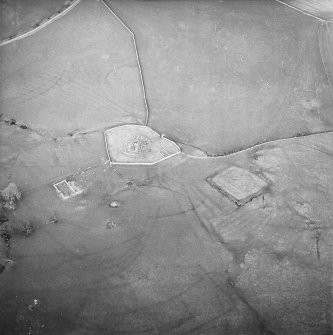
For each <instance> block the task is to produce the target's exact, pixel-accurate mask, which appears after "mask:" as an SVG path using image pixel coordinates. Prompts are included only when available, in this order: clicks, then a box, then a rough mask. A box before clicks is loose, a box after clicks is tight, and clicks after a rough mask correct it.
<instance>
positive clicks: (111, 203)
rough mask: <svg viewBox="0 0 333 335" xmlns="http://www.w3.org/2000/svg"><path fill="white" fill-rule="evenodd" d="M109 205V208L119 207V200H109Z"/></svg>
mask: <svg viewBox="0 0 333 335" xmlns="http://www.w3.org/2000/svg"><path fill="white" fill-rule="evenodd" d="M109 207H111V208H119V207H120V202H119V201H115V200H114V201H111V202H110V203H109Z"/></svg>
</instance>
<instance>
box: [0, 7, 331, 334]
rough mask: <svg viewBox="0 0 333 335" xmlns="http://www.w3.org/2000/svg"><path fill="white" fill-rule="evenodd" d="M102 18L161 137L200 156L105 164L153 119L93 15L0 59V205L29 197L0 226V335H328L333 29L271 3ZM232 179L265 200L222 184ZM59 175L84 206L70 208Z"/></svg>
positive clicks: (100, 11) (81, 15)
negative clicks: (256, 181)
mask: <svg viewBox="0 0 333 335" xmlns="http://www.w3.org/2000/svg"><path fill="white" fill-rule="evenodd" d="M109 3H110V4H111V5H112V6H113V7H112V8H114V9H115V10H116V11H117V13H118V14H119V15H120V16H121V17H122V18H123V19H124V21H125V22H126V23H127V24H128V26H129V27H130V28H131V29H132V30H133V31H134V32H135V34H136V37H137V43H138V48H139V52H140V55H142V59H141V61H142V67H143V70H144V75H145V82H146V86H147V87H146V88H147V97H148V101H149V106H150V111H151V118H150V121H151V123H150V126H151V127H152V128H153V129H156V130H157V131H160V132H163V133H164V134H166V136H167V137H169V138H171V139H172V138H174V139H177V140H178V141H179V142H183V143H187V144H188V145H187V146H184V148H185V149H186V150H188V151H191V152H192V153H200V156H201V157H193V156H190V155H188V154H186V153H182V154H180V155H177V156H175V157H173V158H171V159H170V160H166V161H164V162H161V163H160V164H158V165H156V166H153V167H150V168H148V167H142V166H141V167H126V168H125V167H117V170H116V169H114V168H112V167H110V166H109V164H108V163H107V161H106V159H107V156H106V152H105V144H104V139H103V130H104V129H106V128H109V127H111V126H115V125H119V124H123V123H137V124H142V123H143V122H144V120H145V116H146V115H145V110H144V104H143V99H142V91H141V86H140V78H139V75H138V69H137V64H136V60H135V56H134V50H133V45H132V43H131V37H130V36H129V34H128V32H126V30H125V29H124V28H123V27H122V26H121V25H120V24H119V22H118V21H117V20H116V19H115V18H114V17H113V16H112V14H111V13H110V12H109V11H107V10H106V7H105V6H103V5H102V3H100V2H95V1H87V0H86V1H82V3H81V4H79V5H78V6H77V7H76V8H75V10H73V11H72V12H70V13H68V14H67V15H66V16H64V17H63V18H61V19H60V20H58V21H55V22H54V23H52V24H51V25H49V26H47V27H45V28H44V29H43V30H41V31H39V32H38V33H36V34H34V35H31V36H29V37H27V38H25V39H22V40H20V41H17V42H14V43H12V44H9V45H7V46H4V47H2V48H1V49H0V54H1V64H0V73H1V76H2V78H4V79H3V80H2V82H1V92H0V94H1V96H0V98H1V100H0V106H1V113H3V115H2V119H1V128H0V142H1V147H0V150H1V151H0V160H1V161H0V162H1V174H0V189H4V188H5V187H6V186H7V185H8V184H9V182H15V183H16V184H17V185H18V187H19V189H20V190H21V191H22V199H21V200H20V201H19V202H18V206H17V209H16V210H15V211H9V210H3V211H2V212H1V213H0V214H1V216H5V217H6V218H7V219H8V222H5V223H1V229H4V228H3V227H4V225H8V227H11V228H10V229H8V231H9V232H10V234H11V238H10V240H9V248H8V245H6V243H5V240H4V239H3V238H2V239H1V244H0V256H1V258H9V259H11V260H13V261H14V262H13V263H12V264H11V266H8V268H6V269H5V270H4V271H2V272H1V274H0V297H1V299H0V310H1V314H0V333H1V334H28V333H29V332H30V334H54V335H58V334H66V335H74V334H75V335H78V334H80V335H81V334H87V335H88V334H198V335H199V334H208V335H210V334H212V335H213V334H237V335H238V334H244V335H247V334H281V335H285V334H290V335H294V334H299V335H303V334H309V335H312V334H316V335H317V334H323V335H324V334H325V335H326V334H330V333H331V332H332V286H331V285H332V216H333V209H332V206H331V204H332V200H333V187H332V185H333V176H332V173H331V171H332V170H333V160H332V157H333V145H332V143H333V133H332V132H331V131H330V130H331V129H332V122H333V119H332V95H331V92H330V89H331V88H330V83H331V82H332V74H333V68H332V61H331V59H333V57H330V55H332V50H333V49H332V36H333V35H332V25H331V24H323V23H322V22H320V21H317V20H316V19H314V18H310V17H308V16H305V15H303V14H301V13H299V12H297V11H294V10H292V9H291V8H288V7H286V6H283V5H281V4H279V3H276V2H273V1H267V2H265V4H263V2H262V1H237V2H231V1H225V2H221V1H195V2H189V1H177V2H173V1H149V2H147V1H113V2H111V1H110V2H109ZM96 17H98V20H96ZM82 32H84V34H83V33H82ZM225 48H226V49H225ZM218 81H219V82H220V83H219V84H216V83H217V82H218ZM11 119H15V120H14V121H13V120H12V121H11ZM22 126H23V127H22ZM313 132H326V133H322V134H313V135H311V133H313ZM299 133H307V134H310V135H308V136H300V137H296V138H293V139H286V140H279V141H271V142H269V143H266V144H262V145H258V146H255V147H253V148H250V149H248V150H242V151H240V152H238V153H235V154H232V155H228V156H224V157H204V156H205V152H208V153H211V154H218V153H221V152H227V151H230V150H240V149H242V148H244V147H249V146H251V145H252V144H254V143H256V142H258V141H264V140H275V139H276V138H278V137H289V136H291V135H296V134H299ZM191 148H192V149H191ZM194 148H200V149H202V150H203V151H200V150H197V149H195V150H194ZM231 166H238V167H241V168H244V169H246V170H249V171H251V172H252V173H256V174H258V175H259V176H260V177H261V178H263V179H265V180H266V181H267V182H268V183H269V189H268V191H267V193H265V194H264V195H263V196H260V197H258V198H256V199H254V200H252V201H251V202H250V203H247V204H246V205H244V206H236V205H235V204H234V203H233V202H231V201H230V200H228V199H227V198H226V197H224V196H223V195H222V194H221V193H219V192H218V191H217V190H216V189H214V188H213V187H211V186H210V184H209V183H208V182H207V178H208V177H210V176H213V175H215V174H216V173H217V172H219V171H222V170H225V169H227V168H229V167H231ZM64 178H67V180H74V181H76V182H77V183H78V184H79V185H80V186H81V187H82V188H84V189H85V192H84V193H83V194H81V195H78V196H76V197H74V198H72V199H69V200H67V201H64V200H62V199H60V197H58V196H57V194H56V192H55V189H54V188H53V187H52V184H53V183H55V182H58V181H60V180H62V179H64ZM112 201H117V202H119V205H120V206H119V208H112V207H110V206H109V204H110V202H112ZM27 222H29V223H31V222H32V223H33V226H34V231H33V233H32V234H29V235H28V236H27V234H24V233H22V228H20V227H26V223H27ZM33 299H39V301H40V306H39V307H38V308H37V309H35V310H29V308H28V307H29V305H31V304H32V302H33Z"/></svg>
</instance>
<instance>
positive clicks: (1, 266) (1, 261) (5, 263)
mask: <svg viewBox="0 0 333 335" xmlns="http://www.w3.org/2000/svg"><path fill="white" fill-rule="evenodd" d="M13 263H14V262H13V261H12V260H11V259H9V258H0V273H2V272H3V271H5V270H6V269H8V268H9V267H10V266H12V264H13Z"/></svg>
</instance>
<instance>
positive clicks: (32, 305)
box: [28, 299, 40, 311]
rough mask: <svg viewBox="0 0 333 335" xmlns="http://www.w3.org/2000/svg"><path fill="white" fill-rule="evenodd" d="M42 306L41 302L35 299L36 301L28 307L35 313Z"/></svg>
mask: <svg viewBox="0 0 333 335" xmlns="http://www.w3.org/2000/svg"><path fill="white" fill-rule="evenodd" d="M39 306H40V300H39V299H34V301H33V302H32V303H31V304H30V305H29V306H28V309H29V311H34V310H36V309H38V308H39Z"/></svg>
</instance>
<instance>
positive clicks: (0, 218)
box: [0, 215, 8, 224]
mask: <svg viewBox="0 0 333 335" xmlns="http://www.w3.org/2000/svg"><path fill="white" fill-rule="evenodd" d="M7 221H8V219H7V218H6V217H5V216H4V215H1V216H0V224H1V223H4V222H7Z"/></svg>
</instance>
